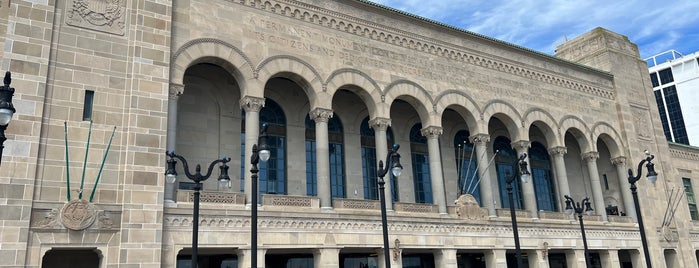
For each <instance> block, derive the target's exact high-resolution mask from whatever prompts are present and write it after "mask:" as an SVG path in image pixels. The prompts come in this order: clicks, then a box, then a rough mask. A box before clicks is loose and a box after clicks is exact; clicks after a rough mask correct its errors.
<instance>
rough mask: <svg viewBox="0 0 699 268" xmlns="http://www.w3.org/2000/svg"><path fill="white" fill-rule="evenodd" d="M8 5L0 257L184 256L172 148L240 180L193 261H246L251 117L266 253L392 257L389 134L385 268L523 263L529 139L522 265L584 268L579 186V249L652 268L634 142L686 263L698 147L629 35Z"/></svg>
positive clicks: (311, 6) (671, 248) (320, 260)
mask: <svg viewBox="0 0 699 268" xmlns="http://www.w3.org/2000/svg"><path fill="white" fill-rule="evenodd" d="M0 16H1V18H0V24H2V25H0V40H1V41H2V42H3V43H4V46H3V47H4V49H3V50H2V51H1V52H0V57H1V58H2V69H3V70H9V71H11V72H12V76H13V80H12V81H13V82H12V84H11V86H12V87H14V88H15V89H16V92H15V95H14V99H13V103H14V106H15V108H16V109H17V112H16V114H15V116H14V119H13V120H12V122H11V123H10V125H9V127H8V128H7V131H6V134H7V137H8V140H7V141H6V142H5V149H4V152H3V156H2V166H0V203H2V209H0V226H2V227H0V228H1V229H0V266H4V267H76V266H80V265H85V266H87V267H94V266H95V265H96V263H99V267H175V266H176V265H181V267H187V266H186V264H187V260H188V259H189V258H190V254H191V239H192V224H191V222H192V208H193V205H192V201H191V197H192V191H191V190H189V189H191V188H192V184H191V181H189V180H188V179H187V178H186V176H185V175H184V174H185V172H184V171H183V170H182V163H178V165H177V167H178V174H179V177H178V178H177V183H176V184H167V185H166V183H165V176H164V172H165V166H166V160H167V158H166V155H165V151H166V149H174V150H175V151H176V152H177V153H178V154H180V155H183V156H185V158H186V159H187V160H188V162H189V164H190V168H191V167H193V166H194V165H195V164H197V163H201V164H202V165H203V166H204V168H205V169H206V167H207V166H208V163H210V162H211V161H213V160H215V159H217V158H220V157H221V156H228V157H231V158H233V160H232V161H231V162H230V163H229V166H230V167H231V168H230V175H231V178H232V179H231V181H230V183H224V184H219V183H218V182H217V180H216V178H215V177H216V175H217V174H218V172H217V170H216V171H214V175H213V176H212V177H214V178H212V179H210V180H208V181H206V182H205V184H204V191H203V193H202V205H201V213H200V214H201V218H200V232H199V247H200V249H199V254H200V261H201V264H202V267H236V265H237V267H249V266H250V263H251V260H250V258H251V257H250V256H251V244H250V240H251V236H250V228H251V227H250V219H251V217H250V215H251V206H250V201H251V200H252V198H254V197H255V196H257V195H256V194H252V193H251V192H252V191H251V189H250V185H251V184H250V183H246V182H249V181H250V176H251V174H250V172H248V170H250V168H251V164H250V163H249V161H247V159H250V156H251V154H252V153H251V148H252V146H250V145H251V144H254V143H256V141H257V139H258V132H259V130H260V128H259V126H260V123H261V122H267V123H269V125H270V127H269V131H268V134H269V135H270V139H269V140H270V142H271V146H272V158H271V160H270V162H267V163H263V164H262V165H261V169H262V172H261V173H260V175H261V176H260V181H259V182H260V197H259V198H260V203H261V206H260V209H259V225H258V230H259V233H258V251H257V253H258V254H257V256H258V260H259V261H258V266H260V267H347V268H350V267H385V264H384V262H383V258H381V257H377V256H382V255H383V250H382V248H383V243H382V242H383V240H382V231H381V221H380V210H379V201H377V196H378V194H377V191H378V190H377V186H376V181H377V178H376V165H377V160H379V159H383V158H384V156H385V155H386V154H387V151H388V149H387V148H388V147H389V144H392V143H396V144H400V145H401V148H400V150H399V151H398V152H399V153H401V155H402V159H401V163H402V165H403V167H404V171H403V174H401V175H400V176H398V177H395V178H392V179H389V178H386V179H387V181H389V182H388V183H386V185H387V188H386V189H385V193H386V196H388V197H390V200H392V201H393V202H388V204H387V207H388V213H387V214H388V225H389V226H388V231H389V241H391V243H390V244H391V249H390V254H391V262H392V267H401V265H402V267H447V268H449V267H451V268H456V267H484V266H485V267H506V266H507V264H508V263H509V264H510V265H511V266H510V267H513V266H512V265H513V264H514V252H515V243H514V239H513V228H512V224H511V221H510V214H509V209H508V208H509V207H510V203H509V202H508V201H507V200H508V199H507V195H506V190H505V188H506V187H505V186H506V185H505V184H506V183H505V181H506V179H507V177H508V176H510V173H512V171H513V170H512V167H513V165H512V163H513V161H515V159H516V158H517V155H519V154H520V153H528V155H529V157H527V158H526V161H527V162H528V164H529V165H528V166H529V169H530V171H531V173H532V175H533V179H532V180H531V181H530V182H528V183H521V182H516V183H514V186H515V197H516V198H515V202H514V203H513V204H512V205H513V206H515V207H516V208H517V212H516V217H517V221H518V223H519V228H518V231H519V236H520V240H521V248H522V251H523V252H524V255H525V258H526V262H527V264H528V266H529V267H584V265H585V258H584V250H583V241H582V238H581V231H580V226H579V225H578V221H577V219H576V217H574V216H571V215H568V214H566V213H565V199H564V198H563V196H564V195H570V196H571V197H573V199H575V200H578V201H579V200H581V199H582V198H583V197H585V196H589V197H590V201H591V206H592V208H593V209H594V211H593V215H591V216H585V217H584V220H585V222H584V224H585V225H584V226H585V231H586V236H587V243H588V245H589V249H590V253H591V254H590V255H591V257H590V259H591V264H593V265H595V266H596V267H600V266H601V267H644V265H645V264H644V263H645V260H644V251H643V249H642V248H643V247H642V243H641V233H640V232H639V226H638V224H637V223H636V222H637V215H636V213H635V211H634V202H633V200H632V195H631V192H630V190H629V183H628V182H627V177H628V173H627V169H628V168H632V169H634V171H633V173H634V174H637V171H636V166H637V165H638V163H639V162H640V161H641V160H642V159H644V158H645V157H646V156H645V154H644V151H645V150H648V151H650V152H652V153H653V154H654V155H655V159H654V160H653V163H655V168H656V170H657V171H658V173H659V174H660V176H659V177H660V178H659V180H658V181H657V182H656V183H654V184H653V183H650V182H649V181H647V180H645V179H642V180H640V181H638V182H637V185H638V195H639V199H640V207H641V209H642V215H643V221H644V223H645V234H646V236H647V240H648V249H649V254H650V258H651V260H652V265H653V267H696V266H697V256H698V255H699V253H697V252H699V251H698V250H699V226H695V224H696V222H697V221H694V220H696V219H694V220H693V219H692V218H691V216H690V212H689V211H690V209H689V207H690V206H689V204H688V202H687V200H688V198H690V197H691V198H692V200H693V192H694V189H699V188H697V185H699V182H698V181H697V179H699V176H698V175H697V174H699V166H698V165H697V162H698V161H699V149H697V148H694V147H687V146H679V145H675V144H668V142H667V141H666V140H665V138H664V135H663V129H662V124H661V122H660V119H659V116H658V108H657V106H656V105H655V101H654V96H653V94H652V91H651V90H650V88H651V81H650V79H649V78H648V73H647V67H646V64H645V62H643V61H642V60H641V59H640V56H639V53H638V49H637V47H636V45H634V44H632V43H630V42H629V40H628V39H627V38H626V37H624V36H623V35H620V34H617V33H613V32H610V31H608V30H605V29H594V30H592V31H590V32H588V33H586V34H584V35H582V36H580V37H578V38H576V39H573V40H571V41H569V42H567V43H565V44H563V45H562V46H560V47H559V48H558V49H557V52H556V55H555V56H549V55H546V54H542V53H539V52H536V51H532V50H529V49H526V48H522V47H519V46H517V45H513V44H509V43H506V42H502V41H499V40H495V39H493V38H489V37H486V36H482V35H478V34H475V33H471V32H467V31H463V30H460V29H456V28H453V27H449V26H447V25H442V24H439V23H436V22H433V21H429V20H425V19H422V18H419V17H416V16H413V15H410V14H406V13H402V12H399V11H396V10H392V9H389V8H386V7H382V6H377V5H375V4H371V3H368V2H366V1H363V0H344V1H330V0H322V1H321V0H269V1H260V0H175V1H168V0H131V1H126V0H110V1H104V0H55V1H48V0H14V1H10V0H2V1H0ZM113 131H114V132H113ZM112 133H114V134H113V137H112ZM86 148H89V149H86ZM496 152H497V153H496ZM301 156H305V157H301ZM241 159H242V160H241ZM645 174H646V171H645V168H644V169H643V170H642V174H641V175H642V176H645ZM71 175H72V176H71ZM97 178H100V180H99V184H97V186H96V187H94V188H93V185H95V183H96V179H97ZM175 185H176V186H177V187H174V186H175ZM463 192H468V193H471V194H473V195H472V196H473V197H474V198H473V199H469V198H466V197H468V196H464V198H459V197H460V195H461V193H463ZM83 193H84V195H83ZM680 193H682V194H680ZM685 193H686V195H685ZM457 199H458V200H460V201H464V200H465V201H469V200H470V201H471V202H458V203H455V201H456V200H457ZM474 199H475V200H476V201H478V203H479V204H480V207H475V208H474V207H473V206H472V205H473V202H472V201H473V200H474ZM76 200H85V201H82V202H79V201H76ZM675 204H677V205H675ZM398 241H400V243H397V242H398ZM225 265H228V266H225Z"/></svg>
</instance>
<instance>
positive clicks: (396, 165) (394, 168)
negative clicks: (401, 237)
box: [378, 144, 403, 268]
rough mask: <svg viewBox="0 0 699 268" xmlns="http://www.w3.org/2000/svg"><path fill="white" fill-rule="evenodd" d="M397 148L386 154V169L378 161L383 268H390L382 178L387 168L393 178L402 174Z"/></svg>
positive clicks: (381, 162)
mask: <svg viewBox="0 0 699 268" xmlns="http://www.w3.org/2000/svg"><path fill="white" fill-rule="evenodd" d="M398 148H400V145H398V144H393V149H391V151H389V152H388V154H386V168H384V166H383V161H381V160H379V169H378V175H379V199H381V226H382V228H383V256H384V262H386V264H385V267H386V268H391V256H390V252H389V248H388V223H387V220H386V193H385V192H384V189H386V188H385V185H386V181H384V179H383V177H384V176H386V173H388V169H389V168H388V167H391V173H393V176H396V177H398V176H400V174H401V172H403V166H401V164H400V154H398Z"/></svg>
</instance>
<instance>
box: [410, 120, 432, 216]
mask: <svg viewBox="0 0 699 268" xmlns="http://www.w3.org/2000/svg"><path fill="white" fill-rule="evenodd" d="M421 129H422V124H419V123H418V124H415V125H414V126H413V128H412V129H410V152H411V159H412V161H413V185H414V188H415V203H427V204H431V203H432V181H431V177H430V161H429V154H428V150H427V138H425V136H422V133H420V130H421Z"/></svg>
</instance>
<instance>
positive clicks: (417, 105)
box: [380, 80, 440, 126]
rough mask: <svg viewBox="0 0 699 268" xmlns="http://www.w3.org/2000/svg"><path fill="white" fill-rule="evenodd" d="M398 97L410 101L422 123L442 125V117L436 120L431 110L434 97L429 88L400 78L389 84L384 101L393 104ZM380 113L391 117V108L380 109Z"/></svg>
mask: <svg viewBox="0 0 699 268" xmlns="http://www.w3.org/2000/svg"><path fill="white" fill-rule="evenodd" d="M397 99H400V100H403V101H405V102H407V103H409V104H410V105H411V106H412V107H413V108H414V109H415V111H417V113H418V115H419V116H420V121H421V122H422V124H424V125H428V126H430V125H433V126H439V125H440V121H439V119H440V118H437V119H436V120H435V119H434V118H432V117H431V116H432V113H431V111H432V110H433V109H432V104H433V101H432V97H431V96H430V94H429V92H427V90H425V89H424V88H422V87H421V86H419V85H418V84H416V83H414V82H411V81H407V80H399V81H395V82H393V83H391V84H390V85H388V86H387V87H386V90H385V92H384V102H385V103H389V104H392V103H393V102H394V101H395V100H397ZM428 107H429V109H428ZM387 108H390V107H387ZM380 113H381V114H382V115H383V116H385V117H386V118H389V117H390V116H389V114H390V110H388V111H380Z"/></svg>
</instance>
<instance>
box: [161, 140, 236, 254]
mask: <svg viewBox="0 0 699 268" xmlns="http://www.w3.org/2000/svg"><path fill="white" fill-rule="evenodd" d="M165 155H167V156H168V160H167V171H165V180H166V181H167V183H175V180H176V179H177V172H176V171H175V165H176V164H177V160H175V158H177V159H179V160H180V161H182V165H183V168H184V173H185V175H187V178H188V179H190V180H192V181H194V212H193V218H194V219H193V220H192V266H191V267H192V268H196V267H197V261H198V249H199V195H200V193H199V192H200V191H201V189H202V186H203V185H202V182H203V181H205V180H207V179H208V178H209V176H211V171H212V170H213V169H214V167H215V166H216V165H217V164H218V163H222V165H221V166H220V167H219V168H220V169H221V173H220V175H219V176H218V181H219V183H222V182H225V183H228V182H229V181H230V180H231V178H230V177H228V165H226V163H228V162H229V161H231V159H230V158H226V157H223V158H221V159H218V160H214V161H213V162H211V164H209V168H208V170H207V171H206V174H201V165H199V164H197V167H196V169H195V173H194V174H192V173H190V172H189V166H188V165H187V160H185V159H184V157H182V156H180V155H177V154H175V151H170V152H165Z"/></svg>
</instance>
